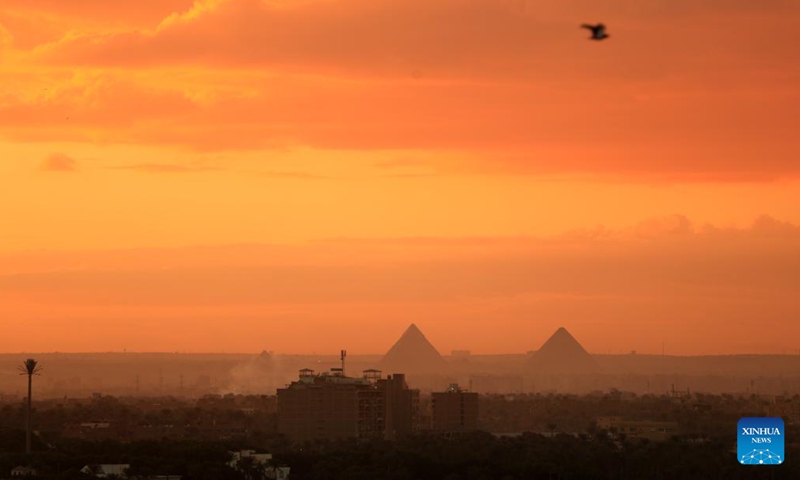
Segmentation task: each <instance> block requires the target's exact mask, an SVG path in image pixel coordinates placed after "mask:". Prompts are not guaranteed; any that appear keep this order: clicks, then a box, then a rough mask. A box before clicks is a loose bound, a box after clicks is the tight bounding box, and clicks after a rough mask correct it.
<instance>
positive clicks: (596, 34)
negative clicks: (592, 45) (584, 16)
mask: <svg viewBox="0 0 800 480" xmlns="http://www.w3.org/2000/svg"><path fill="white" fill-rule="evenodd" d="M581 28H587V29H589V30H591V31H592V36H591V37H589V40H604V39H606V38H608V37H609V35H608V34H607V33H606V26H605V25H603V24H602V23H598V24H597V25H589V24H588V23H584V24H583V25H581Z"/></svg>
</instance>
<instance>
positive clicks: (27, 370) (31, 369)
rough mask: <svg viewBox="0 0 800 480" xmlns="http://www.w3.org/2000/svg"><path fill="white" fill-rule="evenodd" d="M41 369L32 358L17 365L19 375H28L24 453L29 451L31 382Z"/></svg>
mask: <svg viewBox="0 0 800 480" xmlns="http://www.w3.org/2000/svg"><path fill="white" fill-rule="evenodd" d="M42 370H43V368H42V366H41V365H39V362H37V361H36V360H34V359H32V358H29V359H27V360H25V361H24V362H22V365H20V366H19V371H20V375H27V376H28V409H27V416H26V418H25V453H31V383H32V382H33V376H34V375H39V372H41V371H42Z"/></svg>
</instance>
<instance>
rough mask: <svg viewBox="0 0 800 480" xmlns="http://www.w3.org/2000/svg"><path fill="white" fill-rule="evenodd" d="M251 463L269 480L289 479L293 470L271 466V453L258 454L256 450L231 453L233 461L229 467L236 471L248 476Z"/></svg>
mask: <svg viewBox="0 0 800 480" xmlns="http://www.w3.org/2000/svg"><path fill="white" fill-rule="evenodd" d="M248 462H251V463H252V465H253V466H256V467H258V468H257V471H260V472H261V474H262V478H264V479H269V480H286V479H287V478H289V473H290V471H291V469H290V468H289V467H278V466H274V465H270V464H271V463H272V454H271V453H256V451H255V450H240V451H238V452H231V461H230V462H229V463H228V466H229V467H231V468H232V469H234V470H238V471H240V472H242V473H245V474H246V475H248V474H249V472H247V463H248Z"/></svg>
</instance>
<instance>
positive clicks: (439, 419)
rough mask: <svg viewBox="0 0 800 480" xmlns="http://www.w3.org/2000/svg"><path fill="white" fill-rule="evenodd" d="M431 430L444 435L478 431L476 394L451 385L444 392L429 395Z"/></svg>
mask: <svg viewBox="0 0 800 480" xmlns="http://www.w3.org/2000/svg"><path fill="white" fill-rule="evenodd" d="M431 402H432V408H433V425H432V426H433V430H434V431H437V432H446V433H460V432H468V431H472V430H477V429H478V394H477V393H474V392H467V391H464V390H462V389H461V388H459V386H458V385H456V384H452V385H450V388H448V389H447V391H446V392H434V393H432V394H431Z"/></svg>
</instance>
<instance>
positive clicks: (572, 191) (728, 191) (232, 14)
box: [0, 0, 800, 354]
mask: <svg viewBox="0 0 800 480" xmlns="http://www.w3.org/2000/svg"><path fill="white" fill-rule="evenodd" d="M597 21H602V22H603V23H605V24H606V25H607V27H608V32H609V34H610V35H611V37H610V39H608V40H607V41H604V42H591V41H589V40H588V39H587V37H588V35H589V32H588V31H586V30H581V29H580V28H579V25H580V24H581V23H585V22H597ZM798 24H800V2H798V1H796V0H769V1H763V2H759V1H752V0H705V1H697V0H647V1H642V0H606V1H596V0H541V1H535V0H527V1H526V0H436V1H431V0H272V1H268V0H206V1H193V0H137V1H132V0H115V1H108V0H69V1H66V0H2V2H0V351H2V352H21V351H27V352H34V351H35V352H39V351H62V352H70V351H121V350H123V349H127V350H128V351H186V352H211V351H226V352H259V351H261V350H274V351H275V352H276V353H312V352H317V353H334V354H335V353H336V352H338V350H339V349H341V348H347V349H348V352H351V353H352V354H358V353H365V354H374V353H383V352H385V351H386V350H387V349H388V348H389V347H390V346H391V344H392V343H393V342H394V341H395V340H396V339H397V338H398V337H399V336H400V334H401V333H402V332H403V330H404V329H405V328H406V327H407V326H408V325H409V324H410V323H412V322H413V323H416V324H417V325H418V326H419V327H420V329H421V330H422V331H423V332H424V333H425V334H426V335H427V337H428V339H429V340H431V341H432V343H433V344H434V345H435V346H436V347H437V348H438V349H439V351H440V352H442V353H445V354H446V353H449V352H450V351H451V350H453V349H469V350H472V351H473V353H522V352H525V351H528V350H532V349H536V348H538V347H539V346H540V345H541V344H542V343H543V342H544V341H545V340H546V339H547V337H548V336H549V335H550V334H552V333H553V332H554V331H555V330H556V329H557V328H558V327H560V326H565V327H566V328H567V329H568V330H569V331H570V332H571V333H572V334H573V335H574V336H575V337H576V338H577V339H578V340H579V341H581V343H582V344H583V345H584V346H585V347H586V349H587V350H589V351H590V352H593V353H608V352H612V353H622V352H625V353H627V352H629V351H630V350H637V351H638V352H639V353H661V351H662V345H663V346H664V349H665V350H666V352H667V353H672V354H717V353H743V352H744V353H784V352H787V353H788V352H791V353H798V351H800V340H798V338H800V322H798V320H799V319H800V299H798V297H800V296H798V295H797V292H800V156H798V152H800V148H798V147H800V135H798V133H797V132H800V113H798V112H800V88H798V85H800V49H798V47H797V25H798Z"/></svg>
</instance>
